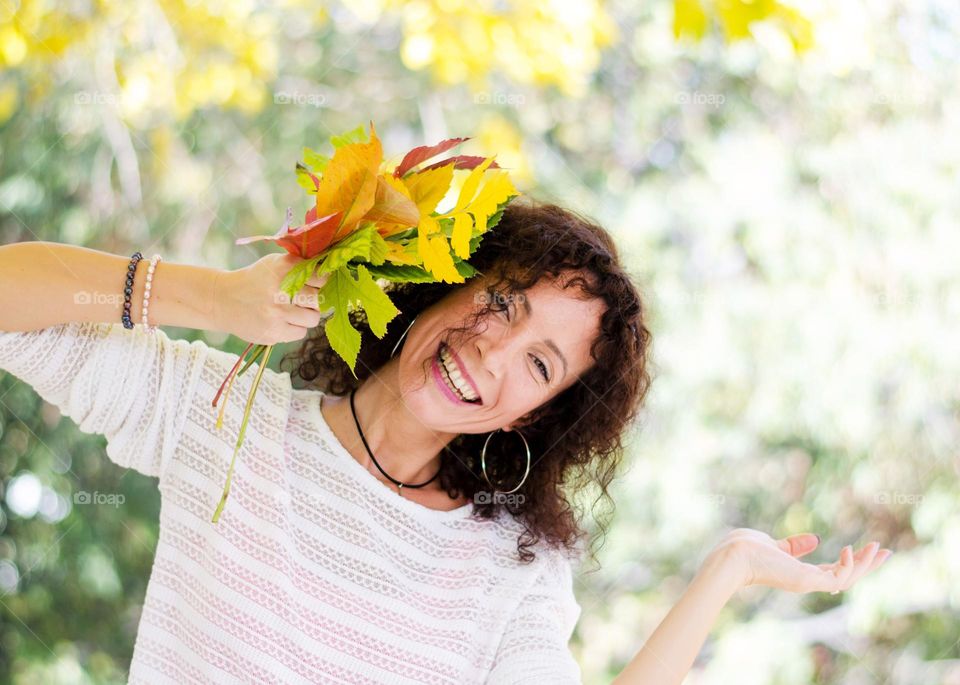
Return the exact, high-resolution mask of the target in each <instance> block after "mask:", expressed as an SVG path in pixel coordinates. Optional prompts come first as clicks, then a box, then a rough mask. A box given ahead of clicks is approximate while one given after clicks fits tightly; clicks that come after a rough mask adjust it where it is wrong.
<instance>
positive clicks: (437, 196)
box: [401, 163, 453, 214]
mask: <svg viewBox="0 0 960 685" xmlns="http://www.w3.org/2000/svg"><path fill="white" fill-rule="evenodd" d="M401 180H402V181H403V183H404V184H405V185H406V186H407V189H408V190H409V191H410V198H411V199H412V200H413V201H414V202H416V203H417V207H418V208H419V209H420V211H421V212H422V213H425V214H429V213H430V212H432V211H433V210H435V209H436V208H437V204H439V202H440V200H442V199H443V197H444V196H445V195H446V194H447V191H448V190H450V183H452V182H453V163H450V164H444V165H443V166H440V167H437V168H436V169H430V170H429V171H421V172H419V173H416V174H411V175H410V176H409V177H407V178H404V179H401Z"/></svg>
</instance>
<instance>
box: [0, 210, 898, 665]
mask: <svg viewBox="0 0 960 685" xmlns="http://www.w3.org/2000/svg"><path fill="white" fill-rule="evenodd" d="M470 261H471V264H473V265H474V266H475V268H477V269H478V270H479V272H480V275H479V276H477V277H475V278H473V279H471V280H469V281H468V282H467V283H465V284H456V285H449V284H442V283H440V284H418V285H413V284H403V285H397V284H389V285H387V286H386V287H387V288H389V289H390V294H391V298H392V299H393V301H394V302H395V303H396V304H397V306H398V308H399V309H400V310H401V312H402V315H401V316H400V317H398V320H397V321H395V322H393V323H392V325H391V326H390V327H389V330H388V333H387V335H386V337H385V338H384V339H382V340H381V339H377V338H375V337H373V336H372V335H369V334H367V335H365V336H364V340H363V342H362V346H361V352H360V357H359V360H358V362H357V365H356V369H357V378H354V376H353V375H352V374H351V373H350V371H349V369H347V368H346V366H345V365H344V364H343V362H342V361H340V360H339V358H338V357H337V356H336V355H335V354H334V353H333V352H332V350H331V349H330V347H329V344H328V343H327V341H326V339H325V337H324V335H323V333H322V329H320V328H318V327H317V326H318V324H319V323H320V322H321V320H322V317H323V314H324V313H325V312H324V311H323V309H322V308H321V306H320V305H318V303H317V298H316V297H307V298H305V300H304V301H302V302H301V301H298V302H292V303H291V302H289V301H286V300H285V299H284V298H278V297H277V296H276V295H277V293H278V291H279V285H280V281H281V279H282V277H283V276H284V274H285V273H286V271H287V270H288V269H289V268H290V266H291V265H292V264H293V263H294V259H293V258H292V257H289V256H288V255H283V256H281V255H276V254H274V255H269V256H267V257H264V258H262V259H260V260H259V261H257V262H256V263H254V264H252V265H251V266H248V267H246V268H243V269H238V270H234V271H219V270H215V269H209V268H205V267H196V266H186V265H178V264H171V263H168V262H162V263H161V264H160V265H159V266H158V267H157V268H156V271H155V273H154V279H153V283H152V285H153V294H152V299H151V302H150V306H149V319H150V323H151V324H157V323H159V324H162V325H173V326H185V327H192V328H201V329H209V330H220V331H227V332H230V333H233V334H235V335H237V336H239V337H240V338H243V339H245V340H248V341H253V342H259V343H278V342H288V341H295V340H301V339H302V340H303V343H302V344H301V346H300V348H299V350H298V351H297V352H296V353H294V354H293V355H291V356H290V357H288V358H285V359H284V360H283V363H284V364H285V363H287V362H290V361H292V362H293V371H294V375H297V376H299V377H300V378H301V379H303V380H305V381H307V387H306V388H303V389H295V388H293V387H292V383H291V373H290V372H289V371H283V372H274V371H272V370H268V371H266V372H265V373H264V376H263V380H262V382H261V386H260V391H259V393H258V396H257V401H256V406H255V410H254V412H253V414H252V418H251V420H250V424H249V426H248V428H247V432H246V439H245V442H244V447H243V448H242V450H241V452H240V454H239V458H238V464H237V468H236V471H235V474H234V480H233V486H232V490H231V495H230V499H229V501H228V502H227V505H226V509H225V510H224V512H223V515H222V517H221V519H220V521H219V523H218V524H212V523H211V522H210V515H211V512H212V511H213V509H214V506H215V505H216V503H217V501H218V500H219V497H220V493H221V489H222V487H223V483H224V478H225V474H226V470H227V465H228V463H229V461H230V457H231V455H232V451H233V441H234V439H235V436H236V435H237V431H238V429H239V424H240V420H241V417H242V413H243V402H242V401H241V400H237V399H236V398H243V397H245V396H246V393H247V391H248V389H249V387H250V384H251V382H252V378H253V376H254V374H253V373H250V372H248V373H246V374H244V375H242V376H239V377H238V378H237V380H236V382H235V385H236V387H235V388H234V389H233V390H232V393H233V394H232V398H234V399H232V400H231V401H229V402H228V406H227V408H226V411H225V417H224V425H223V430H217V429H216V427H215V423H216V413H217V411H218V410H217V409H216V408H214V407H212V406H211V400H212V398H213V397H214V395H215V393H216V390H217V388H218V386H219V384H220V382H221V381H222V379H223V378H224V377H225V375H226V374H227V372H228V371H229V370H230V368H231V367H232V366H233V365H234V362H235V361H236V359H237V357H236V355H234V354H228V353H226V352H222V351H220V350H217V349H213V348H210V347H208V346H207V345H205V344H204V343H203V342H200V341H194V342H192V343H187V342H186V341H183V340H172V339H170V338H168V337H167V336H166V335H165V334H164V333H163V332H162V331H157V332H154V333H151V332H149V331H145V330H143V329H142V327H139V326H138V327H136V328H135V329H134V330H127V329H126V328H124V327H123V326H118V325H116V323H106V322H115V321H116V320H117V319H118V318H120V317H121V309H120V307H121V306H122V305H121V303H120V299H119V298H116V297H114V298H110V297H103V294H104V293H114V292H115V291H116V290H117V289H118V283H119V282H120V279H121V275H122V274H123V272H124V268H125V267H126V264H127V260H126V259H125V258H124V257H121V256H115V255H110V254H106V253H102V252H97V251H93V250H87V249H83V248H76V247H71V246H67V245H57V244H52V243H21V244H15V245H9V246H6V247H3V248H0V305H2V307H0V329H2V330H5V331H12V332H8V333H2V334H0V367H2V368H4V369H8V370H10V371H11V372H12V373H14V374H15V375H17V376H19V377H21V378H23V379H24V380H25V381H27V382H28V383H30V384H31V385H32V386H33V387H34V388H35V389H36V390H37V392H39V393H40V395H41V396H43V397H44V398H45V399H46V400H48V401H50V402H52V403H54V404H56V405H57V406H58V407H60V409H61V411H62V412H63V413H64V414H65V415H67V416H69V417H71V418H72V419H74V420H75V421H76V422H77V424H78V426H79V428H80V429H81V430H83V431H87V432H97V433H102V434H104V435H105V436H106V438H107V448H106V451H107V454H108V456H109V457H110V458H111V459H113V460H114V461H115V462H117V463H118V464H120V465H123V466H126V467H130V468H134V469H136V470H138V471H140V472H142V473H145V474H148V475H152V476H156V477H158V478H159V488H160V491H161V501H162V506H161V512H160V538H159V543H158V546H157V552H156V557H155V560H154V565H153V570H152V573H151V577H150V582H149V585H148V588H147V594H146V599H145V603H144V609H143V614H142V617H141V621H140V627H139V631H138V635H137V640H136V646H135V649H134V655H133V661H132V664H131V668H130V675H129V678H130V681H131V682H143V683H166V682H171V683H187V682H203V683H228V682H237V681H244V682H258V683H260V682H284V683H286V682H329V683H342V682H354V683H464V682H476V683H480V682H486V683H527V682H537V683H540V682H543V683H575V682H580V670H579V668H578V666H577V663H576V662H575V661H574V659H573V658H572V655H571V653H570V652H569V650H568V648H567V642H568V640H569V637H570V635H571V632H572V630H573V628H574V625H575V623H576V621H577V620H578V618H579V614H580V607H579V605H578V604H577V603H576V601H575V598H574V593H573V576H572V570H571V565H572V562H574V561H577V560H578V559H579V552H580V551H582V548H581V546H580V542H582V538H583V533H582V532H581V530H580V528H579V526H578V521H579V514H580V512H579V511H577V510H576V507H575V506H574V505H573V504H572V501H571V500H570V499H569V495H570V493H571V492H572V491H574V490H577V489H579V488H582V487H585V486H594V487H597V488H599V491H600V492H601V493H602V495H603V496H604V497H607V495H606V492H607V486H608V485H609V484H610V482H611V480H612V479H613V478H614V476H615V475H616V472H617V468H618V466H619V462H620V458H621V453H622V445H621V441H620V440H621V435H622V434H623V432H624V429H625V428H626V427H627V426H628V425H629V424H630V422H631V421H632V420H633V419H634V418H635V417H636V414H637V412H638V410H639V408H640V407H641V404H642V401H643V399H644V397H645V395H646V393H647V390H648V387H649V385H650V377H649V374H648V370H647V363H648V356H649V347H650V334H649V332H648V330H647V328H646V326H645V322H644V308H643V306H642V303H641V298H640V295H639V293H638V292H637V289H636V287H635V286H634V285H633V284H632V283H631V280H630V279H629V278H628V276H627V274H626V273H625V271H624V269H623V267H622V265H621V264H620V261H619V257H618V255H617V251H616V248H615V246H614V244H613V242H612V241H611V239H610V237H609V235H608V234H607V233H606V232H605V231H604V230H603V229H601V228H600V227H598V226H595V225H593V224H592V223H590V222H588V221H586V220H585V219H583V218H582V217H579V216H577V215H575V214H573V213H571V212H569V211H566V210H564V209H561V208H559V207H556V206H553V205H542V204H537V203H533V202H530V201H524V202H520V201H515V202H514V203H511V205H509V207H508V208H507V210H506V212H505V213H504V215H503V218H502V220H501V222H500V224H499V225H498V226H497V228H496V229H495V230H493V231H490V232H488V233H487V234H485V236H484V239H483V241H482V243H481V245H480V248H479V249H478V251H477V252H476V253H475V255H474V256H473V257H472V258H471V260H470ZM323 285H324V280H323V278H319V279H318V278H315V279H311V280H310V281H308V286H307V288H306V289H305V291H304V293H305V294H306V295H308V296H315V295H316V294H317V293H318V289H319V288H321V287H322V286H323ZM143 291H144V286H143V281H142V279H141V277H140V276H138V277H137V279H136V280H135V283H134V287H133V293H132V295H133V297H132V299H133V301H134V302H138V301H139V300H140V297H141V296H142V294H143ZM25 293H29V294H30V297H23V294H25ZM310 300H312V302H311V301H310ZM41 303H42V307H41V306H38V305H39V304H41ZM132 316H133V320H135V321H139V320H140V318H139V316H138V312H137V310H136V308H134V309H133V314H132ZM351 317H352V318H353V319H354V320H356V321H357V322H359V321H360V320H361V319H362V315H361V314H360V313H357V312H353V313H351ZM601 523H602V522H601ZM817 542H818V538H817V536H815V535H812V534H803V535H795V536H791V537H789V538H786V539H784V540H773V539H772V538H770V537H769V536H767V535H765V534H763V533H761V532H758V531H753V530H749V529H738V530H735V531H733V532H731V533H729V534H728V535H727V536H726V537H725V538H724V539H723V540H722V541H720V543H719V544H718V545H717V546H716V547H715V548H714V549H713V550H712V551H711V552H710V553H709V554H708V555H707V557H706V558H705V561H704V563H703V565H702V567H701V569H700V571H699V572H698V573H697V575H696V577H695V578H694V579H693V581H692V582H691V584H690V586H689V588H688V589H687V591H686V593H685V594H684V596H683V597H682V598H681V600H680V601H679V603H678V604H677V606H675V607H674V608H673V610H672V611H671V612H670V613H669V614H668V615H667V617H666V618H665V619H664V620H663V622H662V623H661V625H660V626H659V627H658V628H657V630H656V631H655V632H654V634H653V635H652V636H651V637H650V638H649V639H648V640H647V641H646V643H645V644H644V646H643V648H642V649H641V650H640V651H639V652H638V653H637V655H636V656H635V658H634V659H633V660H632V661H631V662H630V664H629V665H628V666H627V668H626V669H625V670H624V671H623V672H622V673H621V674H620V675H619V676H618V677H617V678H616V682H617V683H679V682H681V681H682V680H683V678H684V676H685V674H686V673H687V671H688V670H689V668H690V666H691V664H692V662H693V659H694V657H695V656H696V654H697V652H698V651H699V649H700V647H701V645H702V643H703V641H704V639H705V637H706V635H707V632H708V630H709V629H710V626H711V624H712V623H713V621H714V619H715V617H716V616H717V613H718V612H719V610H720V609H721V607H722V606H723V605H724V604H725V603H726V601H727V600H728V599H729V598H730V597H731V596H732V595H733V594H734V593H735V592H736V591H737V590H738V589H739V588H742V587H745V586H747V585H752V584H757V585H767V586H771V587H777V588H782V589H785V590H789V591H792V592H812V591H831V592H837V591H841V590H845V589H847V588H849V587H850V586H851V585H852V584H853V583H854V582H856V580H857V579H858V578H860V577H862V576H863V575H864V574H865V573H868V572H869V571H870V570H872V569H874V568H876V567H877V566H878V565H879V564H880V563H882V562H883V560H884V559H885V558H886V557H887V556H889V553H890V552H889V550H879V545H877V543H870V544H869V545H867V546H866V547H864V548H863V549H861V550H860V551H858V552H857V553H856V554H854V553H853V551H852V550H851V549H850V548H849V547H846V548H844V550H843V552H842V553H841V556H840V559H839V561H837V562H834V563H832V564H819V565H813V564H806V563H803V562H801V561H799V559H798V557H801V556H803V555H805V554H807V553H809V552H811V551H812V550H813V549H814V548H815V547H816V545H817ZM638 641H639V636H638Z"/></svg>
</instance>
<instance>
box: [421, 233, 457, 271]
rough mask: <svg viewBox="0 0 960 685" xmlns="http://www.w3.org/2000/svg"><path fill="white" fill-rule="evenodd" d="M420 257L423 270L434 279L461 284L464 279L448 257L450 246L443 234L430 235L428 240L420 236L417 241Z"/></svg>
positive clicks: (449, 256)
mask: <svg viewBox="0 0 960 685" xmlns="http://www.w3.org/2000/svg"><path fill="white" fill-rule="evenodd" d="M417 245H418V247H419V250H420V257H421V258H422V259H423V268H424V269H426V270H427V271H429V272H431V273H432V274H433V276H434V278H437V279H439V280H441V281H443V282H445V283H463V282H464V278H463V276H461V275H460V272H459V271H457V267H456V266H454V264H453V257H452V256H451V255H450V245H449V244H448V243H447V238H446V236H445V235H443V233H441V234H440V235H432V236H430V237H429V238H426V237H424V236H423V235H422V234H421V235H420V239H419V240H418V241H417Z"/></svg>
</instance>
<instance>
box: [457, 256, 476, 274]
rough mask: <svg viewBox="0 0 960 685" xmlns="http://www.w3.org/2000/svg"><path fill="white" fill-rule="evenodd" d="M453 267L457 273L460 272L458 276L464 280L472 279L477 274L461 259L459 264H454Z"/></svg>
mask: <svg viewBox="0 0 960 685" xmlns="http://www.w3.org/2000/svg"><path fill="white" fill-rule="evenodd" d="M453 265H454V266H455V267H456V269H457V271H459V272H460V275H461V276H463V277H464V278H473V277H474V276H476V275H477V274H478V273H479V272H478V271H477V270H476V269H474V268H473V267H472V266H471V265H470V264H468V263H467V262H465V261H463V260H462V259H461V260H460V261H459V262H456V261H455V262H454V263H453Z"/></svg>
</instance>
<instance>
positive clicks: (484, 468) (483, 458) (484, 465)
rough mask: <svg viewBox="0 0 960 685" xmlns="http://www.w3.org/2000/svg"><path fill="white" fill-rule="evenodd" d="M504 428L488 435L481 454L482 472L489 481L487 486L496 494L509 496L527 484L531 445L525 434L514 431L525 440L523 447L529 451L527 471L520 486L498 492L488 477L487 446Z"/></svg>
mask: <svg viewBox="0 0 960 685" xmlns="http://www.w3.org/2000/svg"><path fill="white" fill-rule="evenodd" d="M501 430H503V429H502V428H498V429H497V430H495V431H493V432H492V433H490V434H489V435H487V439H486V441H485V442H484V443H483V450H482V451H481V452H480V470H481V471H483V479H484V480H485V481H487V485H489V486H490V487H491V488H493V489H494V491H496V492H502V493H503V494H505V495H509V494H510V493H512V492H516V491H517V490H519V489H520V487H521V486H522V485H523V484H524V483H525V482H526V480H527V476H528V475H529V474H530V445H528V444H527V439H526V438H525V437H523V433H521V432H520V431H518V430H517V429H516V428H514V429H513V432H514V433H516V434H517V435H519V436H520V439H521V440H523V446H524V447H525V448H526V450H527V470H526V471H524V473H523V480H521V481H520V484H519V485H517V487H515V488H514V489H513V490H506V491H504V490H497V486H495V485H494V484H493V483H491V482H490V479H489V478H488V477H487V445H488V444H489V442H490V438H491V437H493V433H499V432H500V431H501Z"/></svg>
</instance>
